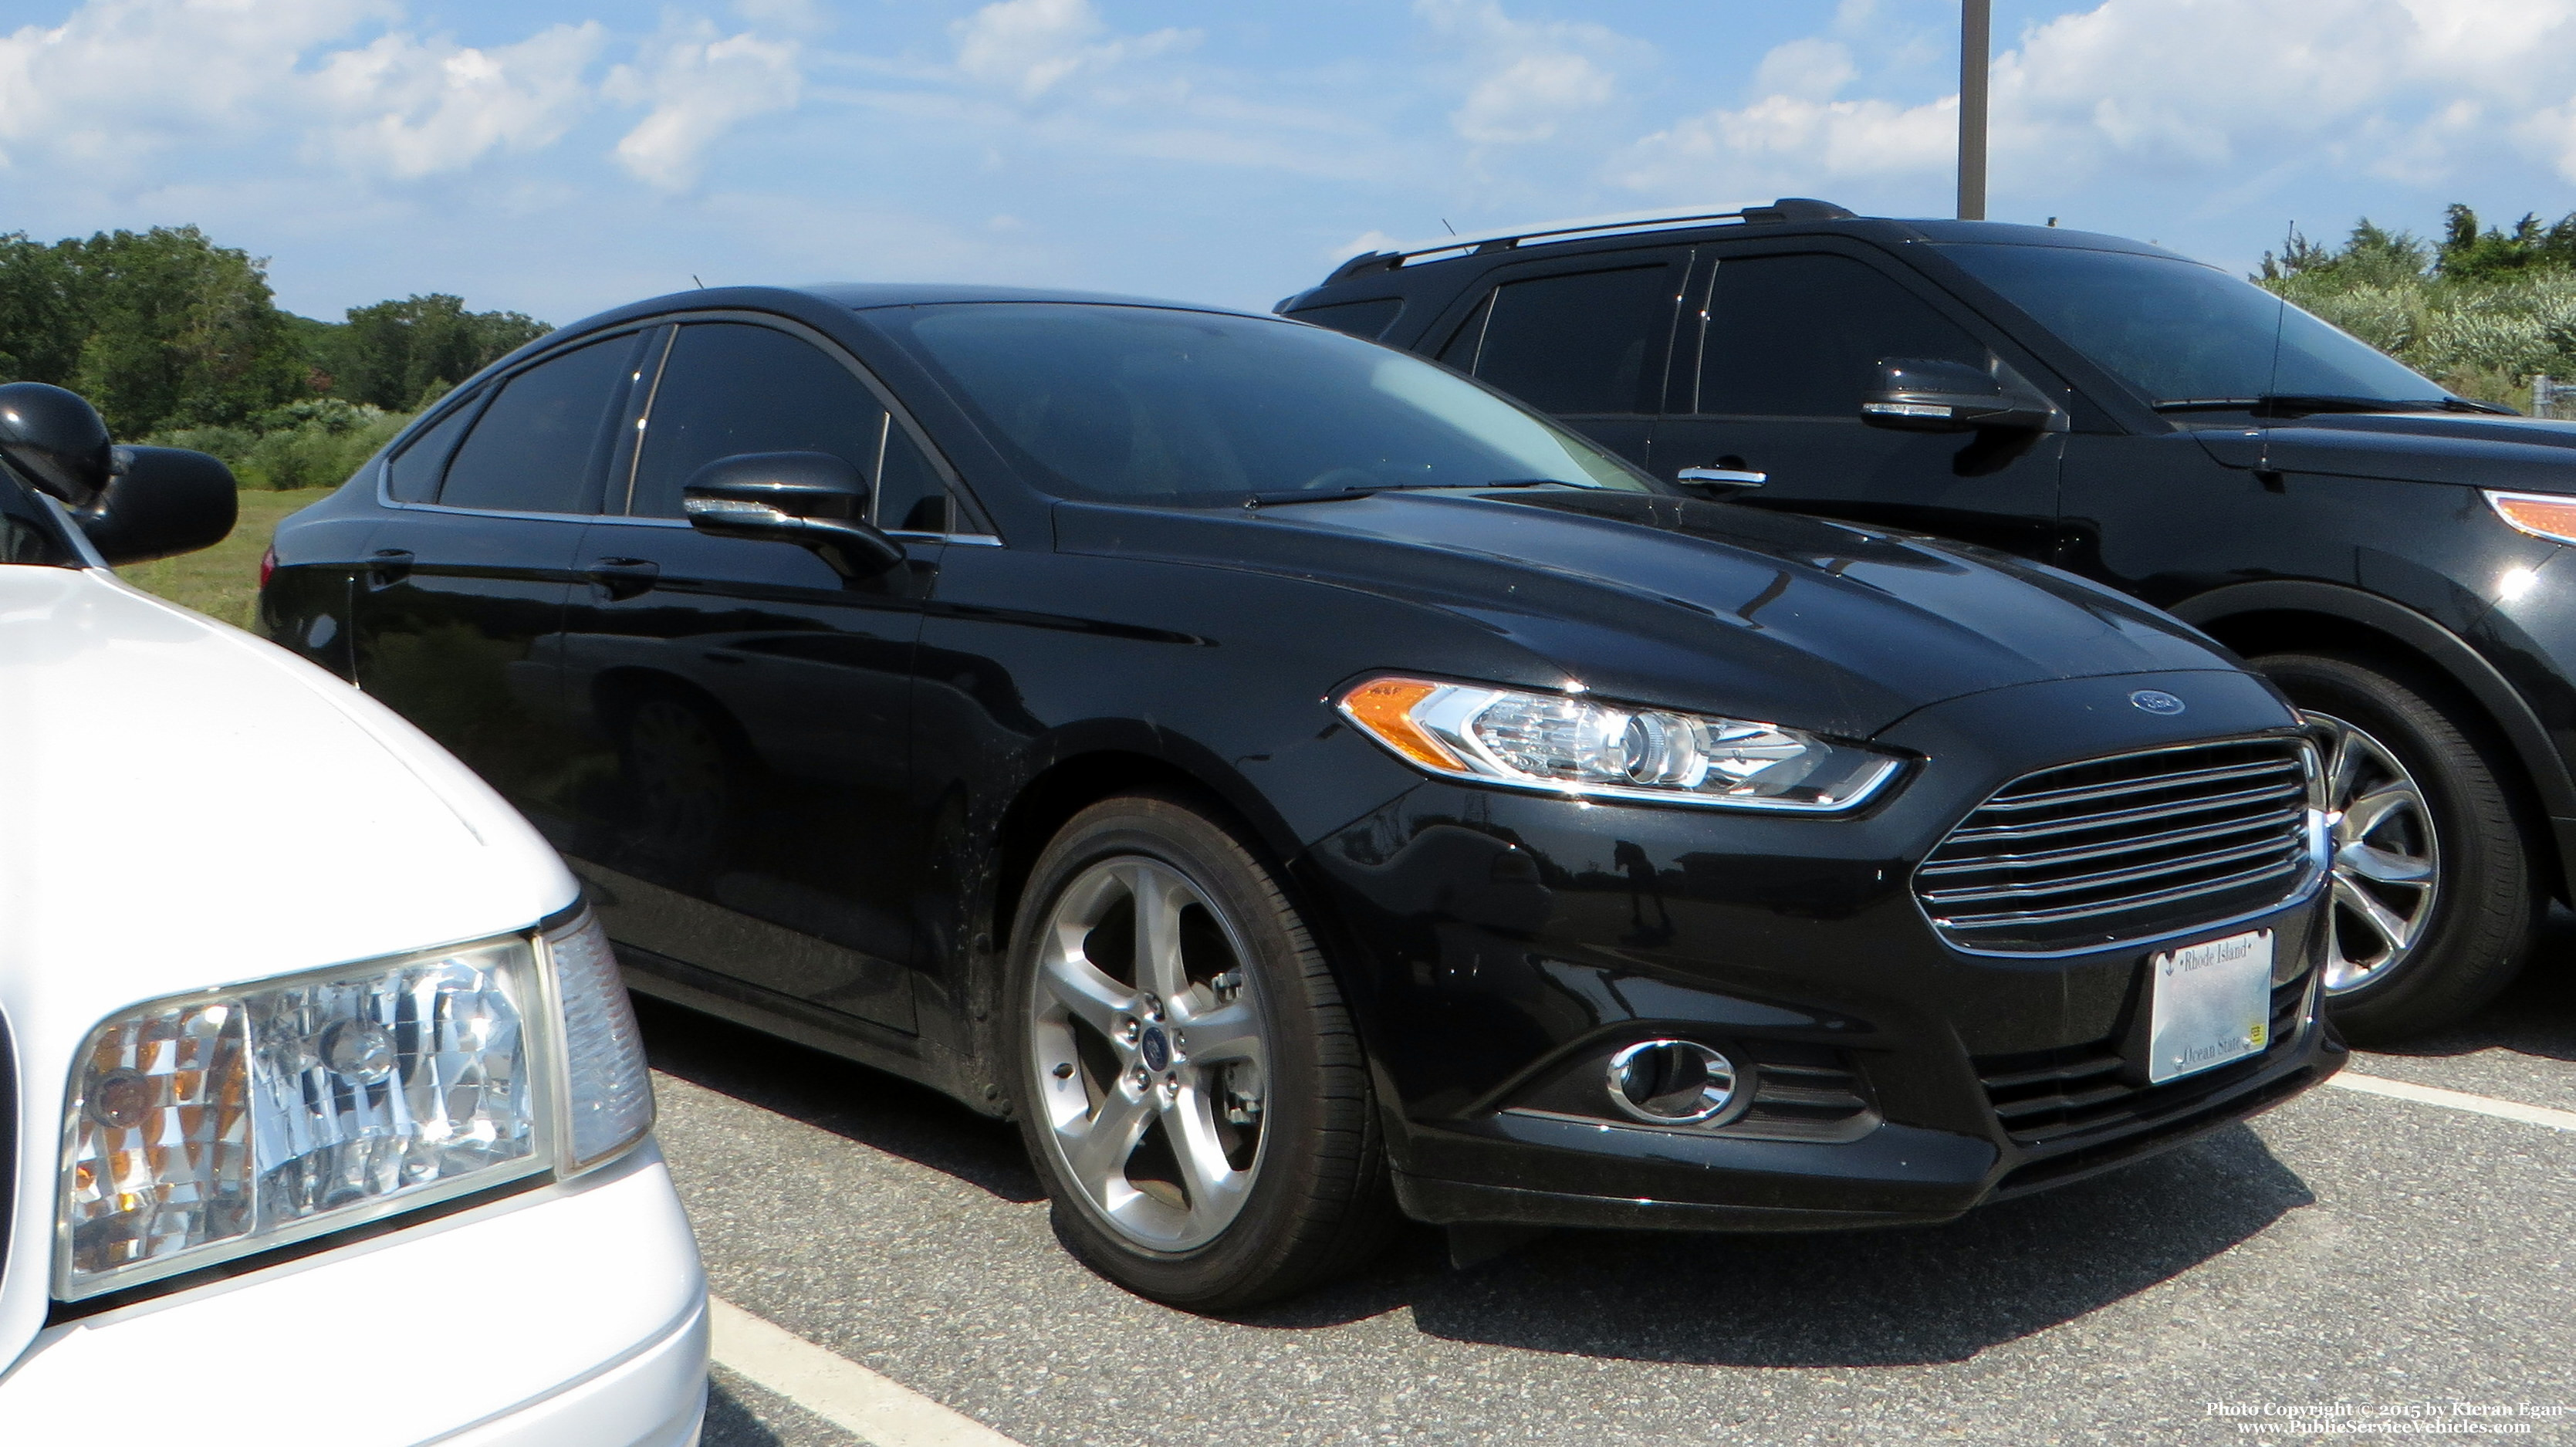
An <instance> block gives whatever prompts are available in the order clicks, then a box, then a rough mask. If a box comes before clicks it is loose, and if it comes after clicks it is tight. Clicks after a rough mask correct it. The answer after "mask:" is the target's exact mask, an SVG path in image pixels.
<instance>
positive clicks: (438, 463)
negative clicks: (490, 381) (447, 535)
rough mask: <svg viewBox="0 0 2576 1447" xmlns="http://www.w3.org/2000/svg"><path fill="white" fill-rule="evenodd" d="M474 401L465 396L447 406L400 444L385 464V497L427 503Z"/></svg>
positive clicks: (471, 413)
mask: <svg viewBox="0 0 2576 1447" xmlns="http://www.w3.org/2000/svg"><path fill="white" fill-rule="evenodd" d="M476 400H477V399H475V398H472V397H468V398H466V399H464V400H462V401H460V402H458V403H457V404H456V405H455V406H454V407H451V408H449V409H448V412H447V415H446V416H444V417H441V418H439V419H438V420H437V421H436V422H434V423H431V424H430V426H429V429H428V430H427V431H425V432H423V433H421V434H420V435H419V436H418V437H415V438H413V439H412V440H411V441H409V442H407V443H405V444H403V450H402V451H400V452H397V453H395V454H394V455H393V457H392V458H391V459H390V460H389V461H387V462H386V463H385V494H386V496H388V497H391V498H392V499H393V500H394V501H396V502H427V501H429V500H430V499H431V498H434V497H436V496H438V475H439V473H441V472H443V471H445V470H446V467H447V455H448V454H449V453H451V452H454V451H455V450H456V439H457V438H459V437H462V436H464V435H465V424H466V423H468V422H471V421H473V420H474V407H475V403H476Z"/></svg>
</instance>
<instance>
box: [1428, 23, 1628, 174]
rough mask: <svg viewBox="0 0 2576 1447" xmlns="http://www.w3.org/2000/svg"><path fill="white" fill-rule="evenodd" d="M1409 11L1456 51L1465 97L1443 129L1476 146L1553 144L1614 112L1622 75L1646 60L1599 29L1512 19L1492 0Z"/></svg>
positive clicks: (1616, 35)
mask: <svg viewBox="0 0 2576 1447" xmlns="http://www.w3.org/2000/svg"><path fill="white" fill-rule="evenodd" d="M1413 8H1414V13H1415V14H1417V15H1419V16H1420V17H1421V18H1422V19H1423V20H1424V21H1425V22H1426V23H1427V24H1428V25H1429V26H1430V27H1431V29H1432V31H1433V33H1434V34H1435V35H1437V36H1439V37H1440V38H1441V39H1443V40H1445V41H1447V42H1449V43H1450V44H1452V45H1454V46H1456V47H1457V48H1458V49H1459V50H1460V51H1461V52H1462V53H1463V56H1464V61H1465V66H1464V75H1465V76H1466V77H1467V81H1466V86H1465V89H1466V95H1465V99H1464V101H1463V102H1462V103H1461V104H1460V105H1459V107H1458V108H1457V109H1456V110H1454V111H1452V112H1450V115H1449V124H1450V127H1451V129H1453V130H1455V131H1456V132H1457V133H1458V135H1459V137H1460V138H1461V139H1463V140H1465V141H1467V142H1469V143H1470V144H1473V145H1478V146H1504V145H1526V144H1531V143H1535V142H1541V141H1551V140H1555V139H1557V138H1558V136H1559V135H1560V133H1562V132H1563V131H1565V130H1566V128H1567V127H1568V126H1570V125H1572V124H1574V123H1576V122H1578V121H1581V120H1583V119H1587V118H1589V117H1591V116H1593V115H1596V114H1598V113H1601V112H1604V111H1607V110H1609V109H1611V108H1612V107H1614V105H1615V104H1616V103H1617V101H1618V100H1619V98H1620V80H1621V75H1622V72H1623V71H1626V70H1629V69H1632V68H1635V67H1637V66H1640V65H1642V64H1644V63H1645V62H1646V61H1647V60H1648V59H1650V58H1651V55H1652V52H1651V50H1649V49H1648V48H1647V47H1646V46H1644V45H1642V44H1640V43H1639V42H1637V41H1634V40H1631V39H1629V38H1628V37H1626V36H1623V35H1621V34H1619V33H1618V32H1616V31H1613V30H1611V29H1608V28H1607V27H1605V26H1600V25H1593V24H1589V23H1585V22H1580V21H1527V20H1515V19H1513V18H1512V17H1511V16H1510V15H1508V14H1506V13H1505V12H1504V10H1503V7H1502V6H1501V5H1500V4H1499V3H1498V0H1415V3H1414V7H1413Z"/></svg>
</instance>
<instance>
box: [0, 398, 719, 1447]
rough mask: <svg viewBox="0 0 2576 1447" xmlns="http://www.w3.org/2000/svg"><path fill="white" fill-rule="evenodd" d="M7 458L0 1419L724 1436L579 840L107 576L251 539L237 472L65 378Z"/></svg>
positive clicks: (75, 1430)
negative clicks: (585, 890) (97, 403)
mask: <svg viewBox="0 0 2576 1447" xmlns="http://www.w3.org/2000/svg"><path fill="white" fill-rule="evenodd" d="M0 461H5V463H6V464H7V466H5V467H0V1442H5V1443H10V1444H27V1447H35V1444H38V1443H56V1442H63V1443H68V1442H77V1441H89V1440H106V1439H108V1438H112V1437H120V1438H121V1437H128V1436H130V1437H134V1438H137V1439H162V1438H167V1439H169V1440H173V1441H185V1442H187V1443H189V1444H191V1447H211V1444H216V1443H244V1444H248V1443H258V1444H262V1447H268V1444H278V1443H303V1442H329V1443H332V1444H334V1447H357V1444H377V1443H382V1444H388V1447H391V1444H408V1443H423V1442H430V1441H436V1442H440V1443H453V1444H472V1447H503V1444H508V1447H520V1444H526V1447H540V1444H542V1447H588V1444H603V1447H605V1444H615V1447H628V1444H633V1447H680V1444H687V1443H694V1442H695V1441H696V1440H697V1436H698V1428H699V1421H700V1418H701V1416H702V1414H703V1412H704V1409H705V1400H706V1368H707V1315H706V1284H705V1278H704V1276H703V1274H702V1273H701V1271H700V1268H699V1264H698V1256H697V1249H696V1246H695V1243H694V1241H693V1240H692V1238H691V1236H690V1233H689V1226H688V1222H687V1220H686V1219H685V1217H684V1216H683V1215H682V1213H681V1209H680V1203H679V1199H678V1197H677V1195H676V1194H675V1193H674V1192H673V1190H672V1186H671V1180H670V1176H669V1174H668V1172H667V1171H666V1169H665V1168H664V1166H663V1162H662V1158H661V1154H660V1152H659V1150H658V1149H657V1148H656V1147H655V1145H654V1143H653V1140H652V1136H651V1126H652V1119H653V1107H652V1095H651V1088H650V1084H649V1081H648V1078H647V1075H646V1072H645V1064H644V1056H643V1048H642V1043H641V1040H640V1038H639V1036H638V1034H637V1031H636V1028H635V1020H634V1016H633V1014H632V1012H631V1010H630V1009H629V1006H628V1004H627V999H626V992H625V989H624V987H623V985H622V984H621V983H620V982H619V979H618V975H617V967H616V963H615V961H614V959H613V958H612V957H611V956H610V954H609V950H608V942H607V940H606V939H605V938H604V937H603V936H602V935H601V933H600V931H599V928H598V926H597V925H596V924H594V923H593V922H592V920H591V918H590V916H589V914H588V913H587V911H585V910H584V909H583V908H582V907H581V904H580V897H579V893H578V890H577V887H576V885H575V883H574V881H573V879H572V877H571V876H570V875H569V874H568V873H567V872H566V871H565V869H564V867H563V865H562V863H561V862H560V861H559V860H558V859H557V858H556V857H555V854H554V852H553V850H551V849H549V848H548V847H547V846H546V844H545V842H544V841H543V840H542V839H541V838H540V837H539V836H538V835H537V834H536V833H535V831H534V830H532V829H531V828H530V827H529V826H528V825H527V823H526V822H525V821H524V820H522V819H521V818H520V817H519V816H518V815H517V814H516V813H515V812H514V811H512V810H511V809H510V807H509V806H508V805H506V804H504V803H503V802H502V801H501V799H500V798H499V797H498V796H496V795H494V794H493V793H492V791H491V790H490V789H489V788H487V787H485V785H484V784H483V783H482V782H481V781H480V780H479V779H477V778H476V777H475V776H474V775H473V774H471V773H469V772H467V771H466V770H465V768H464V767H463V766H461V765H459V764H458V763H456V762H455V761H454V760H453V759H451V758H449V757H448V756H447V755H446V754H445V753H444V752H442V751H441V750H440V749H439V748H438V747H437V746H436V745H434V744H432V743H431V742H430V741H429V740H428V739H427V738H425V737H423V736H422V735H421V734H420V733H419V732H418V731H416V730H414V729H413V728H412V726H411V725H409V724H407V723H405V722H403V721H402V720H401V719H399V718H397V717H396V716H395V715H393V714H392V713H391V712H389V711H387V710H385V709H384V708H381V707H379V706H377V705H376V704H375V703H373V702H371V701H370V700H369V699H367V698H366V696H364V695H363V694H360V693H359V692H357V691H356V690H354V689H351V688H350V687H349V686H348V685H346V684H345V683H341V682H339V681H338V680H336V679H333V678H331V677H330V676H328V675H327V674H324V673H323V672H321V671H320V670H318V669H315V668H313V667H311V666H309V665H307V664H305V663H303V662H301V661H299V660H297V659H295V658H293V657H291V656H289V655H288V654H286V653H285V652H283V651H281V650H279V649H277V648H274V647H272V646H270V645H269V644H266V643H263V642H260V641H258V640H256V639H253V638H251V637H250V636H248V635H247V634H243V633H240V632H237V631H235V630H233V629H231V628H227V627H223V626H221V625H219V624H216V623H213V622H210V621H209V620H207V619H205V618H203V617H200V616H198V615H197V614H194V613H191V612H188V611H186V610H184V609H181V608H177V607H174V606H172V605H170V604H167V603H164V602H161V601H159V600H157V599H154V598H151V597H149V596H146V595H144V594H142V593H138V592H136V591H135V590H133V589H131V588H129V587H127V586H126V585H125V584H123V583H122V582H120V581H119V580H118V579H117V578H116V577H115V576H114V575H113V574H111V573H110V572H108V571H107V563H108V562H109V561H111V560H113V561H117V562H125V561H133V560H139V559H142V558H147V557H154V556H164V555H167V554H170V553H175V552H181V551H186V550H188V549H190V548H194V547H201V546H204V545H205V544H207V543H210V542H213V541H215V540H217V539H219V538H221V537H222V536H223V535H224V533H225V532H226V531H228V530H229V529H230V527H231V523H232V514H233V494H232V490H231V489H232V480H231V477H230V475H229V474H228V473H226V472H225V471H224V469H223V467H222V465H221V464H220V463H217V462H215V461H214V460H213V459H211V458H206V457H202V456H201V455H199V454H194V453H180V452H170V451H165V450H160V449H148V448H136V449H118V450H117V453H116V455H115V458H114V460H113V461H111V457H110V452H109V449H108V439H107V434H106V430H105V428H104V427H103V426H101V425H100V424H99V422H98V419H97V414H96V413H95V412H92V411H91V410H90V409H89V407H88V406H87V404H86V403H82V402H81V401H80V400H79V399H78V398H77V397H73V396H72V395H71V394H70V393H66V392H62V391H60V390H59V389H55V388H49V387H39V386H36V385H35V384H31V383H16V384H11V385H9V386H5V387H0ZM13 473H14V475H12V474H13ZM48 494H50V496H48Z"/></svg>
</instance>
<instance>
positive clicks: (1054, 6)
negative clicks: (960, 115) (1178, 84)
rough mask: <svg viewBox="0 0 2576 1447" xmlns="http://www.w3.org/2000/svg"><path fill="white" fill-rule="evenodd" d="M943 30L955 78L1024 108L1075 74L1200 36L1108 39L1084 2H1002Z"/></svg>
mask: <svg viewBox="0 0 2576 1447" xmlns="http://www.w3.org/2000/svg"><path fill="white" fill-rule="evenodd" d="M949 31H950V33H951V34H953V35H955V36H956V38H957V72H958V74H960V75H962V76H964V77H966V78H967V79H968V80H971V81H975V82H978V83H980V84H983V85H987V86H992V87H994V88H996V89H1000V90H1005V91H1009V92H1010V93H1012V94H1013V95H1016V96H1017V97H1018V98H1019V99H1020V100H1022V101H1024V102H1025V101H1034V100H1036V99H1038V98H1039V97H1040V96H1043V95H1045V94H1046V93H1047V92H1048V91H1050V90H1053V89H1055V88H1056V87H1057V86H1059V85H1062V84H1063V83H1064V82H1065V81H1067V80H1070V79H1072V78H1073V77H1075V76H1077V75H1082V74H1085V73H1098V72H1101V71H1106V70H1109V69H1112V68H1113V67H1116V66H1120V65H1124V64H1127V63H1129V62H1131V61H1138V60H1146V59H1150V58H1152V57H1154V56H1158V55H1168V54H1171V53H1173V52H1175V51H1180V50H1186V49H1188V48H1189V47H1190V46H1192V45H1194V44H1196V43H1197V42H1198V38H1199V33H1198V32H1197V31H1194V30H1157V31H1154V32H1152V33H1151V34H1147V35H1132V36H1120V37H1114V38H1108V37H1109V26H1108V24H1107V22H1105V21H1103V20H1102V19H1101V18H1100V14H1099V12H1098V11H1096V10H1094V9H1093V8H1092V5H1091V0H1001V3H999V4H994V5H987V6H985V7H984V8H983V9H981V10H978V11H976V12H975V13H974V14H973V15H970V16H968V17H967V18H965V19H964V20H960V21H958V22H957V23H956V24H955V25H952V26H950V27H949Z"/></svg>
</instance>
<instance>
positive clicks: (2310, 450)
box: [2211, 412, 2576, 493]
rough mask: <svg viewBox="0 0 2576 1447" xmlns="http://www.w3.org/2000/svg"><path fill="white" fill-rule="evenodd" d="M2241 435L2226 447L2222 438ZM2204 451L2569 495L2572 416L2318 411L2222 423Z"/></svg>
mask: <svg viewBox="0 0 2576 1447" xmlns="http://www.w3.org/2000/svg"><path fill="white" fill-rule="evenodd" d="M2230 436H2232V437H2235V438H2239V439H2241V442H2240V443H2239V445H2235V446H2229V445H2227V443H2226V442H2225V441H2224V440H2223V439H2224V438H2226V437H2230ZM2219 437H2220V439H2222V440H2220V441H2219V442H2218V443H2217V445H2213V446H2212V447H2211V452H2212V453H2213V454H2214V455H2216V456H2218V457H2219V459H2220V460H2221V461H2223V462H2229V463H2232V464H2234V465H2236V466H2239V467H2265V468H2270V469H2272V470H2274V471H2278V472H2305V473H2317V474H2324V475H2329V476H2340V477H2378V478H2393V479H2396V480H2399V481H2406V482H2447V483H2454V484H2458V485H2460V486H2464V487H2495V488H2510V489H2516V490H2519V491H2524V492H2567V493H2576V422H2555V421H2549V420H2546V419H2543V418H2538V417H2497V416H2491V415H2484V414H2477V413H2457V412H2424V413H2414V412H2371V413H2356V414H2338V413H2325V414H2320V415H2317V416H2313V417H2301V418H2298V419H2296V420H2295V421H2287V422H2276V423H2273V424H2272V425H2270V426H2268V427H2264V428H2259V429H2257V428H2239V429H2229V430H2227V431H2225V432H2222V433H2221V434H2219Z"/></svg>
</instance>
